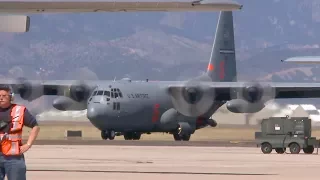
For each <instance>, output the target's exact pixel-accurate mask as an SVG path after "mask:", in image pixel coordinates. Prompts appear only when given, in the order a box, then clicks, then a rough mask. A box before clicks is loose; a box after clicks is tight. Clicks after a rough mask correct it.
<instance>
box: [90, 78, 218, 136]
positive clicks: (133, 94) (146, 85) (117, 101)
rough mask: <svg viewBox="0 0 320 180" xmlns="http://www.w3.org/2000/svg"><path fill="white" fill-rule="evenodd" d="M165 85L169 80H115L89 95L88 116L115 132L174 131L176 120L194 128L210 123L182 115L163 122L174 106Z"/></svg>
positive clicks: (91, 120)
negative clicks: (165, 114) (164, 115)
mask: <svg viewBox="0 0 320 180" xmlns="http://www.w3.org/2000/svg"><path fill="white" fill-rule="evenodd" d="M175 83H177V82H175ZM165 85H166V82H121V81H115V82H110V84H105V85H103V86H99V87H97V88H96V89H95V90H94V91H93V93H92V95H91V97H90V98H89V99H88V106H87V107H88V108H87V117H88V119H89V120H90V122H91V123H92V124H93V125H94V126H95V127H96V128H98V129H100V130H102V131H103V130H113V131H115V132H143V133H146V132H172V131H174V130H175V129H176V128H177V126H178V124H177V122H186V123H189V124H190V125H191V126H192V127H193V128H194V130H195V129H199V128H201V127H205V126H207V125H208V123H207V122H206V121H205V120H202V121H201V120H200V119H199V118H191V117H186V116H183V115H179V116H178V117H177V118H176V119H175V121H174V122H164V121H163V119H164V118H162V116H163V114H164V113H165V112H167V111H168V110H169V109H173V104H172V101H171V99H170V96H169V95H168V94H167V92H166V90H165V87H166V86H165ZM220 106H221V104H219V105H218V106H217V107H216V108H213V109H212V110H213V111H212V113H214V111H215V110H216V109H218V108H219V107H220ZM211 115H212V114H211Z"/></svg>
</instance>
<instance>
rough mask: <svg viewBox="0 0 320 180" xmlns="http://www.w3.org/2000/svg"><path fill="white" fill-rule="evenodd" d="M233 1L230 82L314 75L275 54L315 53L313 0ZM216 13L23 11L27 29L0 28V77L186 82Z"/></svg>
mask: <svg viewBox="0 0 320 180" xmlns="http://www.w3.org/2000/svg"><path fill="white" fill-rule="evenodd" d="M238 2H239V3H241V4H243V5H244V7H243V9H242V10H240V11H235V12H234V26H235V41H236V50H237V54H236V56H237V62H238V80H254V81H280V82H285V81H286V82H287V81H289V82H318V81H319V78H318V77H319V75H320V71H319V69H318V68H319V66H317V65H310V64H306V65H300V64H299V65H298V64H287V63H282V62H281V60H282V59H285V58H288V57H292V56H298V55H320V49H319V48H320V43H319V40H320V35H318V33H317V32H320V1H318V0H270V1H252V0H238ZM218 14H219V13H218V12H202V13H200V12H139V13H134V12H130V13H124V12H119V13H78V14H37V15H30V17H31V28H30V31H29V32H27V33H22V34H13V33H1V34H0V54H2V56H0V62H1V67H0V75H1V77H4V78H5V77H18V76H24V77H26V78H28V79H109V80H110V79H121V78H124V77H128V78H131V79H134V80H141V79H146V78H148V79H152V80H186V79H188V78H190V77H193V76H196V75H199V74H201V73H203V72H204V71H205V70H206V67H207V63H208V60H209V57H210V53H211V47H212V43H213V38H214V33H215V28H216V24H217V20H218ZM40 101H41V100H40ZM304 102H307V101H304ZM312 102H314V101H313V100H312ZM37 104H38V103H37Z"/></svg>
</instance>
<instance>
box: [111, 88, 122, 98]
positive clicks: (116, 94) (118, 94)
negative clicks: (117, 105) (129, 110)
mask: <svg viewBox="0 0 320 180" xmlns="http://www.w3.org/2000/svg"><path fill="white" fill-rule="evenodd" d="M118 97H120V98H122V97H123V96H122V93H121V91H120V89H119V88H112V89H111V98H118Z"/></svg>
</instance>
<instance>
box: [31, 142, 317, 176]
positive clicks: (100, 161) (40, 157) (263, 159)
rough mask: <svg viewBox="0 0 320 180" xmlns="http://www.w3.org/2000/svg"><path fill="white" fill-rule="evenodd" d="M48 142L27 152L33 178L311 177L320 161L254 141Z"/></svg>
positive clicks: (315, 157)
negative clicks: (265, 148) (256, 144)
mask: <svg viewBox="0 0 320 180" xmlns="http://www.w3.org/2000/svg"><path fill="white" fill-rule="evenodd" d="M46 142H47V143H45V142H44V141H42V142H41V141H39V140H38V141H37V143H36V144H35V145H33V146H32V148H31V149H30V150H29V151H28V152H27V153H25V158H26V162H27V170H28V172H27V178H28V179H32V180H43V179H46V180H56V179H60V180H63V179H66V180H67V179H68V180H73V179H76V180H82V179H89V178H90V179H94V180H99V179H108V180H110V179H115V180H119V179H129V178H130V179H131V180H134V179H139V180H142V179H153V180H158V179H159V180H160V179H161V180H162V179H172V180H173V179H174V180H176V179H177V178H181V179H184V180H188V179H190V180H191V179H192V180H194V179H196V178H198V179H200V178H201V179H205V180H206V179H208V180H209V179H210V180H212V179H214V178H217V179H237V180H241V179H246V180H249V179H254V180H256V179H259V180H264V179H290V180H295V179H309V180H310V179H318V175H317V170H318V169H319V167H320V156H319V155H317V154H312V155H306V154H303V152H302V151H301V154H298V155H293V154H276V153H275V152H273V153H272V154H263V153H262V152H261V150H260V148H257V147H254V143H252V142H251V143H245V142H223V141H215V142H205V141H202V142H201V141H189V142H175V141H166V142H161V141H124V140H113V141H110V140H109V141H108V140H106V141H103V140H101V141H83V140H82V141H81V140H65V141H60V142H59V141H51V140H49V141H46ZM50 142H51V143H50ZM59 143H60V145H59ZM67 143H68V145H67ZM86 143H88V144H86ZM62 144H63V145H62ZM287 151H288V150H287Z"/></svg>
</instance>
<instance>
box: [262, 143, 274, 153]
mask: <svg viewBox="0 0 320 180" xmlns="http://www.w3.org/2000/svg"><path fill="white" fill-rule="evenodd" d="M261 151H262V152H263V154H270V153H271V152H272V146H271V144H270V143H263V144H262V145H261Z"/></svg>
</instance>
